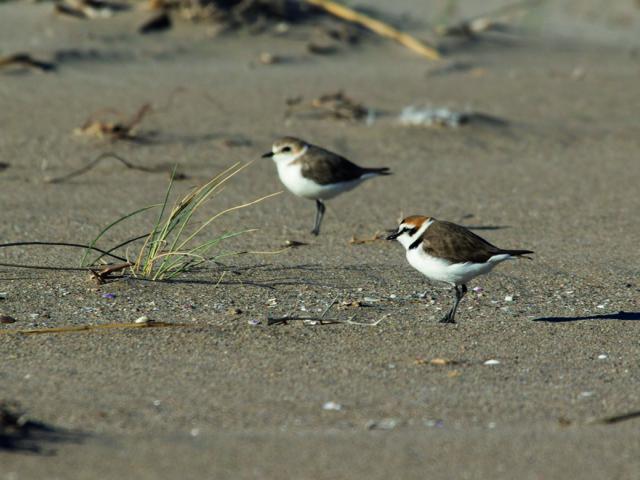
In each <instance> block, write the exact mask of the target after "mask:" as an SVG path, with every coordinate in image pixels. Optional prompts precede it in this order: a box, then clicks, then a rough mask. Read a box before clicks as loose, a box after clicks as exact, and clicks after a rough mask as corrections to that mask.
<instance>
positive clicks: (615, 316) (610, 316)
mask: <svg viewBox="0 0 640 480" xmlns="http://www.w3.org/2000/svg"><path fill="white" fill-rule="evenodd" d="M580 320H640V312H623V311H622V310H620V311H619V312H618V313H603V314H601V315H585V316H583V317H540V318H535V319H534V320H533V321H534V322H548V323H564V322H578V321H580Z"/></svg>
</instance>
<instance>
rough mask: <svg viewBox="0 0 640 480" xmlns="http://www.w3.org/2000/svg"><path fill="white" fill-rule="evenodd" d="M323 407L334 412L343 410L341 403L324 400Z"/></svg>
mask: <svg viewBox="0 0 640 480" xmlns="http://www.w3.org/2000/svg"><path fill="white" fill-rule="evenodd" d="M322 409H323V410H328V411H333V412H339V411H340V410H342V405H340V404H339V403H337V402H324V404H323V405H322Z"/></svg>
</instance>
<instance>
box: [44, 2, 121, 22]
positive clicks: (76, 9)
mask: <svg viewBox="0 0 640 480" xmlns="http://www.w3.org/2000/svg"><path fill="white" fill-rule="evenodd" d="M129 8H130V7H129V5H127V4H126V3H118V2H107V1H105V0H65V1H59V2H55V3H54V5H53V11H54V12H55V13H57V14H59V15H67V16H70V17H74V18H82V19H87V18H109V17H111V16H113V14H114V13H116V12H119V11H123V10H128V9H129Z"/></svg>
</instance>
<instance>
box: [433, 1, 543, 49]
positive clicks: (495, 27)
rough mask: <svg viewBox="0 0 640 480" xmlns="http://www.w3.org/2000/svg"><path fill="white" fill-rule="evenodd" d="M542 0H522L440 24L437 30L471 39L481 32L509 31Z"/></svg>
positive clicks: (437, 32) (452, 35)
mask: <svg viewBox="0 0 640 480" xmlns="http://www.w3.org/2000/svg"><path fill="white" fill-rule="evenodd" d="M541 1H542V0H522V1H519V2H516V3H513V4H511V5H505V6H503V7H501V8H499V9H497V10H494V11H492V12H488V13H486V14H483V15H479V16H477V17H473V18H470V19H466V20H462V21H460V22H457V23H454V24H451V25H439V26H437V27H436V29H435V32H436V34H437V35H440V36H447V37H464V38H467V39H471V40H472V39H476V38H478V35H479V34H481V33H486V32H507V31H508V30H509V25H510V24H511V23H512V22H514V21H516V20H518V19H519V18H521V17H522V16H523V15H525V14H526V13H527V11H528V10H529V9H530V8H532V7H534V6H536V5H539V4H540V3H541Z"/></svg>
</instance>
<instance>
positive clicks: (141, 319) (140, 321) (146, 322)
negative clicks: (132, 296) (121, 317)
mask: <svg viewBox="0 0 640 480" xmlns="http://www.w3.org/2000/svg"><path fill="white" fill-rule="evenodd" d="M153 322H154V320H151V319H150V318H149V317H148V316H146V315H143V316H141V317H139V318H136V319H135V320H134V321H133V323H137V324H138V325H149V324H151V323H153Z"/></svg>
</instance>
